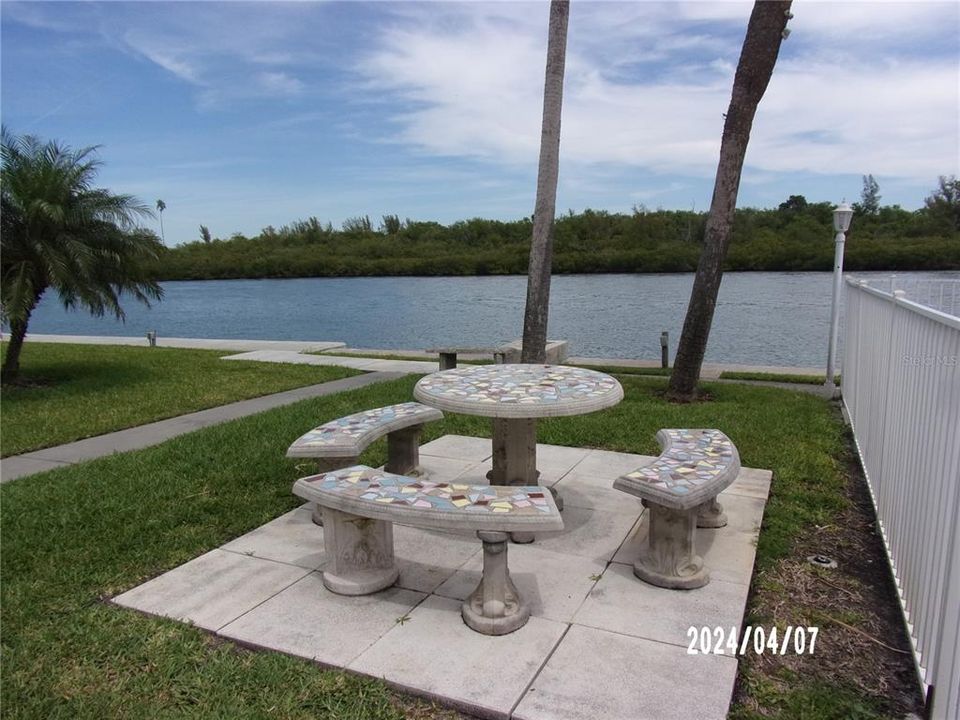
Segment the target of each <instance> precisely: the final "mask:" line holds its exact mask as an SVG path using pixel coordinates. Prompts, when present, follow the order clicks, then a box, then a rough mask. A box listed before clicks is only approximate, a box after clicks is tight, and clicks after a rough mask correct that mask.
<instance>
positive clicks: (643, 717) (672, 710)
mask: <svg viewBox="0 0 960 720" xmlns="http://www.w3.org/2000/svg"><path fill="white" fill-rule="evenodd" d="M736 674H737V661H736V660H735V659H734V658H732V657H722V656H716V655H687V653H686V649H685V648H679V647H674V646H671V645H664V644H663V643H658V642H653V641H651V640H645V639H643V638H635V637H629V636H627V635H617V634H616V633H610V632H606V631H604V630H597V629H594V628H586V627H581V626H579V625H574V626H572V627H571V628H570V631H569V632H568V633H567V634H566V635H565V636H564V638H563V642H562V643H560V647H559V648H557V651H556V652H555V653H554V654H553V655H552V656H551V657H550V660H548V661H547V664H546V666H545V667H544V668H543V670H541V671H540V674H539V675H538V676H537V679H536V680H535V681H534V683H533V684H532V685H531V686H530V689H529V690H528V691H527V693H526V694H525V695H524V697H523V699H522V700H521V701H520V704H519V705H518V706H517V709H516V711H515V712H514V713H513V717H514V718H517V720H582V719H583V718H609V719H613V718H617V719H620V720H627V719H629V720H689V719H690V718H710V719H711V720H714V719H717V718H724V717H726V715H727V707H728V706H729V704H730V696H731V691H732V690H733V683H734V680H735V678H736ZM694 685H695V686H696V687H694Z"/></svg>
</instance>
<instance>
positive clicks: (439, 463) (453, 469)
mask: <svg viewBox="0 0 960 720" xmlns="http://www.w3.org/2000/svg"><path fill="white" fill-rule="evenodd" d="M488 444H489V441H488ZM476 465H477V463H476V462H475V461H473V460H460V459H454V458H451V457H437V456H433V455H424V454H423V453H422V452H421V453H420V469H421V470H423V472H424V473H425V474H426V476H427V477H444V478H454V477H457V476H458V475H461V474H463V473H465V472H467V471H468V470H470V469H472V468H474V467H476Z"/></svg>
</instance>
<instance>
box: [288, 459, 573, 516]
mask: <svg viewBox="0 0 960 720" xmlns="http://www.w3.org/2000/svg"><path fill="white" fill-rule="evenodd" d="M293 492H294V494H295V495H297V496H299V497H302V498H303V499H304V500H312V501H315V502H320V503H321V504H322V505H324V506H327V507H333V508H335V509H338V510H342V511H344V512H353V513H355V514H358V515H363V516H365V517H378V518H380V519H384V520H395V521H396V522H405V517H408V518H409V519H408V520H407V521H408V522H410V524H427V525H429V526H430V527H448V528H456V529H471V528H473V529H491V530H497V529H502V530H511V529H514V528H516V529H524V528H529V527H531V526H536V527H537V528H539V529H542V530H549V529H555V530H561V529H563V521H562V520H561V519H560V514H559V512H558V511H557V506H556V504H555V503H554V501H553V496H552V495H551V494H550V491H549V490H548V489H547V488H542V487H538V486H536V485H532V486H524V487H513V486H511V487H506V486H491V485H468V484H463V483H456V482H431V481H429V480H425V479H420V478H410V477H406V476H404V475H394V474H392V473H388V472H386V471H384V470H374V469H373V468H370V467H367V466H366V465H356V466H354V467H349V468H344V469H342V470H335V471H332V472H328V473H320V474H319V475H311V476H309V477H305V478H301V479H300V480H297V482H296V483H294V486H293ZM424 519H427V520H429V522H426V523H421V522H418V521H420V520H424Z"/></svg>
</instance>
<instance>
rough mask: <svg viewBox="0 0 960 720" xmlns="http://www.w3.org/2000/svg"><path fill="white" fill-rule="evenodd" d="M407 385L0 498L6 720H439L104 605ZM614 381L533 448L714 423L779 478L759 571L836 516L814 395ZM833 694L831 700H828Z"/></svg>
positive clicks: (195, 544) (460, 427) (650, 435)
mask: <svg viewBox="0 0 960 720" xmlns="http://www.w3.org/2000/svg"><path fill="white" fill-rule="evenodd" d="M178 352H179V351H178ZM223 365H227V364H226V363H223ZM218 367H222V366H218ZM415 381H416V378H414V377H409V378H404V379H401V380H396V381H392V382H388V383H382V384H378V385H375V386H370V387H366V388H361V389H358V390H354V391H350V392H348V393H342V394H338V395H334V396H328V397H323V398H316V399H313V400H307V401H303V402H300V403H297V404H295V405H291V406H287V407H283V408H278V409H276V410H272V411H269V412H266V413H262V414H259V415H254V416H250V417H247V418H242V419H240V420H236V421H233V422H230V423H225V424H223V425H218V426H215V427H210V428H207V429H204V430H200V431H198V432H195V433H192V434H190V435H186V436H182V437H179V438H175V439H173V440H170V441H168V442H165V443H163V444H161V445H158V446H155V447H152V448H147V449H144V450H140V451H136V452H131V453H126V454H122V455H115V456H112V457H106V458H102V459H99V460H95V461H92V462H90V463H86V464H83V465H79V466H73V467H69V468H64V469H60V470H55V471H53V472H50V473H45V474H43V475H37V476H32V477H27V478H23V479H20V480H17V481H15V482H12V483H9V484H6V485H3V486H0V500H2V502H0V543H2V547H3V553H2V557H0V572H2V577H3V583H2V585H0V599H2V607H3V615H4V617H3V637H2V643H3V654H4V663H3V668H2V670H3V678H2V680H3V682H2V703H3V708H4V714H5V716H6V717H9V718H96V719H97V720H99V719H100V718H107V717H124V718H145V719H146V718H151V719H152V718H158V717H174V716H177V717H202V718H264V717H280V718H309V717H323V718H357V719H358V720H360V719H373V720H377V719H381V718H401V717H405V716H406V717H416V718H428V717H431V718H432V717H439V716H440V714H438V712H436V711H433V710H430V709H429V708H423V707H422V706H413V707H412V709H411V706H410V705H409V703H408V704H407V705H400V704H399V703H398V701H397V700H396V696H395V695H393V694H392V693H391V692H390V691H388V690H387V689H386V688H385V687H384V686H383V685H382V684H381V683H379V682H377V681H373V680H364V679H358V678H355V677H351V676H349V675H346V674H342V673H339V672H335V671H324V670H321V669H320V668H318V667H316V666H314V665H312V664H310V663H308V662H305V661H301V660H298V659H295V658H291V657H287V656H284V655H280V654H276V653H269V652H252V651H248V650H245V649H242V648H240V647H238V646H235V645H233V644H232V643H229V642H225V641H221V640H218V639H214V638H213V637H211V636H210V635H208V634H206V633H205V632H203V631H201V630H198V629H195V628H192V627H190V626H188V625H184V624H182V623H178V622H174V621H170V620H164V619H160V618H154V617H149V616H145V615H142V614H139V613H137V612H133V611H129V610H125V609H121V608H118V607H116V606H112V605H110V604H107V603H106V602H105V599H107V598H109V597H111V596H113V595H115V594H117V593H119V592H122V591H124V590H127V589H129V588H132V587H134V586H136V585H138V584H140V583H141V582H143V581H144V580H146V579H147V578H150V577H152V576H154V575H157V574H159V573H162V572H164V571H167V570H169V569H171V568H174V567H176V566H178V565H180V564H182V563H184V562H186V561H187V560H189V559H191V558H194V557H197V556H198V555H200V554H202V553H204V552H206V551H208V550H210V549H212V548H215V547H217V546H219V545H221V544H223V543H224V542H226V541H228V540H230V539H231V538H234V537H237V536H238V535H240V534H242V533H244V532H247V531H249V530H251V529H253V528H255V527H258V526H259V525H262V524H263V523H265V522H267V521H269V520H271V519H273V518H275V517H277V516H279V515H280V514H282V513H284V512H286V511H288V510H290V509H292V508H294V507H296V506H297V505H299V504H300V503H301V501H300V500H299V499H298V498H296V497H294V496H293V495H292V494H291V492H290V488H291V484H292V483H293V481H294V479H296V478H297V477H299V476H300V475H302V474H305V473H307V472H309V471H310V468H309V466H308V465H300V466H299V467H298V466H297V464H296V462H295V461H292V460H288V459H286V458H285V457H284V452H285V450H286V448H287V446H288V445H289V443H290V442H291V440H292V439H293V438H296V437H297V436H298V435H300V434H301V433H303V432H304V431H305V430H306V429H308V428H310V427H313V426H315V425H317V424H318V423H320V422H324V421H326V420H329V419H333V418H336V417H339V416H342V415H345V414H348V413H351V412H356V411H358V410H361V409H365V408H371V407H376V406H380V405H384V404H389V403H394V402H400V401H405V400H408V399H409V398H410V397H411V393H412V389H413V385H414V382H415ZM622 382H623V385H624V389H625V391H626V397H625V399H624V401H623V402H622V403H620V404H619V405H618V406H616V407H614V408H610V409H609V410H606V411H603V412H600V413H596V414H593V415H586V416H580V417H576V418H557V419H552V420H548V421H544V422H542V423H541V424H540V428H539V440H540V441H541V442H548V443H555V444H562V445H575V446H593V447H600V448H607V449H612V450H620V451H628V452H638V453H644V454H655V453H656V452H657V447H656V444H655V440H654V433H655V432H656V430H657V429H659V428H661V427H684V426H686V427H713V426H715V427H720V428H722V429H723V430H724V431H725V432H726V433H728V434H729V435H730V437H731V438H733V440H734V441H735V442H736V444H737V446H738V448H739V450H740V455H741V459H742V462H743V464H744V465H745V466H750V467H760V468H770V469H772V470H773V471H774V473H775V481H774V485H773V490H772V494H771V497H770V500H769V503H768V506H767V510H766V515H765V518H764V527H763V531H762V533H761V536H760V541H759V547H758V554H757V571H758V572H763V571H764V570H765V569H767V568H771V567H773V566H775V565H776V564H777V563H778V562H779V561H780V560H781V559H782V558H784V557H785V556H786V555H787V554H788V553H789V551H790V548H791V542H792V541H793V540H794V538H795V537H797V535H798V533H800V532H801V531H804V530H805V529H808V528H810V527H812V526H813V525H824V524H827V523H829V522H830V521H831V519H832V518H834V517H835V515H836V513H837V512H838V510H840V509H841V508H842V507H843V506H844V503H845V500H844V499H843V496H842V494H841V492H840V491H839V489H840V488H842V487H843V485H844V483H845V478H844V472H843V467H842V462H841V458H842V456H843V452H844V430H843V427H842V425H841V423H840V422H839V420H838V418H837V416H836V414H835V413H834V412H833V410H832V409H831V408H830V406H829V405H828V404H827V403H826V402H824V401H823V400H821V399H819V398H816V397H813V396H810V395H806V394H802V393H793V392H788V391H783V390H777V389H771V388H764V387H752V386H750V387H746V386H739V385H728V384H714V385H707V386H706V388H707V389H708V391H709V392H710V394H711V395H712V401H711V402H703V403H694V404H689V405H672V404H668V403H667V402H665V401H664V400H663V399H662V390H663V388H664V386H665V383H664V381H663V379H662V378H641V377H624V378H623V379H622ZM489 432H490V423H489V421H488V420H486V419H484V418H477V417H466V416H458V415H453V414H448V415H447V416H446V418H445V419H444V420H443V421H442V422H439V423H432V424H430V425H428V426H427V429H426V431H425V433H424V438H423V441H424V442H427V441H429V440H431V439H433V438H435V437H438V436H440V435H443V434H447V433H459V434H468V435H478V436H488V435H489ZM385 455H386V443H385V441H383V440H381V441H379V442H378V443H375V444H374V445H373V446H372V447H371V448H370V449H369V450H368V451H367V453H365V455H364V456H363V457H362V458H361V460H362V462H365V463H367V464H370V465H377V464H380V463H381V462H383V461H384V459H385ZM825 684H826V686H828V687H830V688H831V689H832V691H831V692H823V688H824V686H825ZM764 692H765V693H769V692H771V691H770V690H769V689H768V688H764ZM811 697H812V698H813V699H812V700H811V699H810V698H811ZM755 700H756V701H757V702H759V703H760V705H761V706H764V705H766V706H769V707H776V708H778V709H779V708H781V707H787V708H788V710H787V711H784V712H782V713H780V714H779V715H778V716H779V717H796V718H801V717H803V718H818V717H837V718H841V717H846V716H847V715H846V714H845V713H847V710H849V709H850V708H853V707H854V706H855V709H856V710H857V712H858V714H857V717H861V718H873V717H877V716H878V715H877V714H876V713H875V711H874V707H875V706H876V703H877V702H878V701H877V700H876V699H875V698H863V697H862V696H858V695H856V694H855V693H852V692H851V691H850V690H849V689H848V688H846V686H845V681H844V678H843V677H831V678H822V677H818V676H817V674H816V673H815V672H811V673H810V674H809V675H805V676H803V677H798V678H796V680H795V681H793V682H792V683H791V684H789V685H788V687H787V688H786V689H785V690H784V689H780V690H778V691H777V694H776V696H775V698H774V699H772V700H771V699H770V698H769V697H761V698H759V699H756V698H755ZM794 701H795V702H794ZM793 707H797V708H800V710H798V711H797V712H793V711H791V710H789V708H793ZM810 708H812V710H810ZM863 708H866V710H862V709H863ZM808 710H809V712H808ZM821 710H824V712H822V713H821V712H820V711H821ZM818 713H819V714H818ZM745 716H746V715H744V717H745Z"/></svg>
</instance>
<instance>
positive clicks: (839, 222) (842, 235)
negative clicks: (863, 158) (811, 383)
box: [824, 200, 853, 394]
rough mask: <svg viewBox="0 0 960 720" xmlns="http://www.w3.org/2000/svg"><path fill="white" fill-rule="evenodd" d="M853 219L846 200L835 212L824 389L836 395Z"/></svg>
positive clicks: (850, 208)
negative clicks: (845, 258) (846, 256)
mask: <svg viewBox="0 0 960 720" xmlns="http://www.w3.org/2000/svg"><path fill="white" fill-rule="evenodd" d="M852 219H853V208H852V207H850V206H849V205H847V202H846V200H844V201H843V202H841V203H840V204H839V205H838V206H837V207H836V208H835V209H834V211H833V229H834V230H835V231H836V233H837V235H836V237H835V238H834V244H835V246H836V249H835V251H834V255H833V305H832V306H831V309H830V349H829V351H828V355H827V379H826V381H825V382H824V387H827V388H829V389H830V390H831V391H832V392H833V393H834V394H836V391H837V386H836V385H834V382H833V379H834V377H835V376H836V370H837V342H838V339H839V334H840V291H841V290H842V285H841V283H842V281H843V244H844V243H845V242H846V240H847V230H849V229H850V221H851V220H852Z"/></svg>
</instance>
